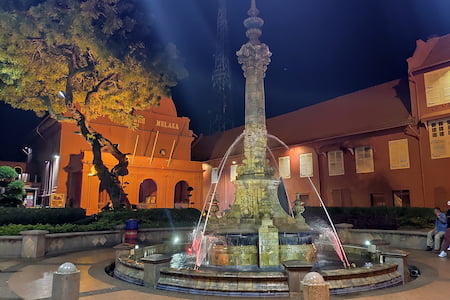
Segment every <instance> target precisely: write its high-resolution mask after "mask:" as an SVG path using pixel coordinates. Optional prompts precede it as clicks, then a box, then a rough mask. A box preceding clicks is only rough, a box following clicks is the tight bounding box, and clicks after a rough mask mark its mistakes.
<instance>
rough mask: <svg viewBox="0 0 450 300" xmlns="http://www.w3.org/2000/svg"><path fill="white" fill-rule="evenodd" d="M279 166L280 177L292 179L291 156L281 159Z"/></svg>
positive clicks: (279, 159)
mask: <svg viewBox="0 0 450 300" xmlns="http://www.w3.org/2000/svg"><path fill="white" fill-rule="evenodd" d="M278 165H279V168H280V177H281V178H291V158H290V157H289V156H282V157H279V158H278Z"/></svg>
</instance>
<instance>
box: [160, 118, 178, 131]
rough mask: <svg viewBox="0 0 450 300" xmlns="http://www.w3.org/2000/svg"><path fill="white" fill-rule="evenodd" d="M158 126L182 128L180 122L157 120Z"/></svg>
mask: <svg viewBox="0 0 450 300" xmlns="http://www.w3.org/2000/svg"><path fill="white" fill-rule="evenodd" d="M156 126H158V127H163V128H170V129H180V127H179V126H178V123H174V122H167V121H163V120H156Z"/></svg>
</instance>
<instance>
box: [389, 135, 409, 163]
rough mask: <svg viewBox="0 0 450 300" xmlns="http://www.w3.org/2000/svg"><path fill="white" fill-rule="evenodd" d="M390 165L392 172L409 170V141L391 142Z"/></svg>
mask: <svg viewBox="0 0 450 300" xmlns="http://www.w3.org/2000/svg"><path fill="white" fill-rule="evenodd" d="M389 164H390V167H391V170H396V169H407V168H409V149H408V140H407V139H401V140H393V141H389Z"/></svg>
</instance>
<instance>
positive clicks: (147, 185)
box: [138, 179, 158, 208]
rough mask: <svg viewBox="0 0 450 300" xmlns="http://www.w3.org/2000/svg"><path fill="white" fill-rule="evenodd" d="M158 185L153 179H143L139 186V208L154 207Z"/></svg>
mask: <svg viewBox="0 0 450 300" xmlns="http://www.w3.org/2000/svg"><path fill="white" fill-rule="evenodd" d="M157 190H158V187H157V186H156V182H155V181H154V180H153V179H145V180H144V181H142V183H141V185H140V186H139V205H138V207H139V208H154V207H156V192H157Z"/></svg>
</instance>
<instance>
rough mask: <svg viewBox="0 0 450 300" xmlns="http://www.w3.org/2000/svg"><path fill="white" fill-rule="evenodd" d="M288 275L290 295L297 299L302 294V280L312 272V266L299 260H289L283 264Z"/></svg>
mask: <svg viewBox="0 0 450 300" xmlns="http://www.w3.org/2000/svg"><path fill="white" fill-rule="evenodd" d="M283 266H284V268H285V269H286V271H287V273H288V284H289V295H290V296H291V298H297V297H298V296H299V295H300V294H301V284H300V282H301V280H302V279H303V277H305V275H306V274H307V273H308V272H310V271H311V269H312V264H306V263H305V262H302V261H299V260H288V261H285V262H283Z"/></svg>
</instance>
